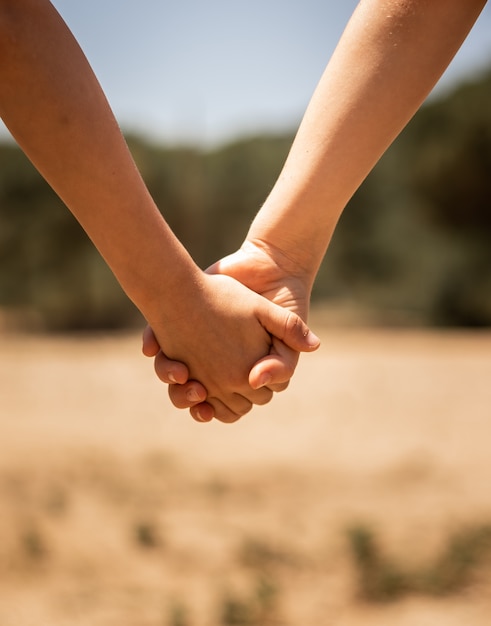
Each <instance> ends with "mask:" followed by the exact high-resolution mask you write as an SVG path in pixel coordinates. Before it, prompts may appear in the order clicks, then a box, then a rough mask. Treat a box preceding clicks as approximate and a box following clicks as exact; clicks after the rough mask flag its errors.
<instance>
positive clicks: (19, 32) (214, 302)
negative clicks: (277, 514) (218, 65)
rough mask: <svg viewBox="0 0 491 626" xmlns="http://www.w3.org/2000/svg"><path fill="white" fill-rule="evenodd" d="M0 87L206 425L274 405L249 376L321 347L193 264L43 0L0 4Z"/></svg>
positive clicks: (276, 310) (283, 317) (15, 121)
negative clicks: (201, 402) (202, 403)
mask: <svg viewBox="0 0 491 626" xmlns="http://www.w3.org/2000/svg"><path fill="white" fill-rule="evenodd" d="M0 85H1V91H0V115H1V116H2V119H3V120H4V122H5V124H6V126H7V127H8V128H9V130H10V132H11V133H12V135H13V137H14V138H15V139H16V140H17V142H18V143H19V145H20V147H21V148H22V149H23V150H24V152H25V153H26V155H27V156H28V157H29V158H30V160H31V161H32V163H33V164H34V165H35V167H36V168H37V169H38V170H39V172H40V173H41V174H42V175H43V176H44V178H45V179H46V180H47V181H48V182H49V184H50V185H51V186H52V187H53V189H54V190H55V191H56V192H57V193H58V195H59V196H60V197H61V198H62V200H63V201H64V202H65V204H66V205H67V207H68V208H69V209H70V210H71V211H72V213H73V214H74V216H75V217H76V218H77V220H78V221H79V222H80V224H81V225H82V227H83V228H84V229H85V231H86V232H87V234H88V235H89V237H90V238H91V239H92V241H93V242H94V244H95V245H96V247H97V248H98V250H99V251H100V253H101V254H102V256H103V257H104V258H105V260H106V262H107V263H108V265H109V266H110V267H111V269H112V271H113V272H114V274H115V276H116V277H117V279H118V281H119V282H120V284H121V286H122V287H123V289H124V290H125V292H126V293H127V295H128V296H129V297H130V299H131V300H132V301H133V302H134V303H135V305H136V306H137V307H138V308H139V309H140V311H141V312H142V313H143V315H144V316H145V318H146V319H147V320H148V322H149V323H150V324H151V326H152V328H153V330H154V333H155V338H156V341H158V343H159V345H162V346H164V347H165V351H166V354H167V355H168V356H169V357H170V358H171V359H175V360H177V361H180V362H183V363H186V366H187V367H186V369H185V372H186V376H188V375H190V376H192V377H193V378H196V379H198V380H200V381H201V382H202V383H203V385H205V386H206V389H207V392H208V403H207V407H206V408H207V410H208V413H207V415H206V416H205V417H206V418H208V417H209V415H210V411H211V412H212V413H213V415H214V416H215V417H217V418H218V419H220V420H222V421H224V422H230V421H235V420H236V419H238V418H239V417H240V416H242V415H244V414H245V413H246V412H247V411H249V410H250V409H251V408H252V406H253V404H264V403H266V402H269V400H270V399H271V397H272V390H271V389H269V388H267V387H264V386H263V387H261V388H258V389H253V388H252V387H251V386H250V385H249V382H248V375H249V371H250V370H251V368H252V366H253V365H254V364H255V363H256V362H257V361H259V360H264V359H266V362H268V361H270V362H271V363H272V364H273V365H274V368H275V371H276V372H278V371H280V372H282V375H281V376H280V380H277V381H274V382H280V383H284V382H286V380H287V377H286V375H287V374H291V372H292V371H293V369H294V366H295V360H294V359H293V360H292V359H291V355H292V354H293V355H296V352H297V351H302V350H305V351H311V350H314V349H316V348H317V347H318V345H319V341H318V339H317V338H316V337H315V336H314V335H313V334H311V333H309V330H308V328H307V326H306V325H305V323H304V322H303V321H302V320H301V319H300V317H298V316H297V315H296V314H295V313H294V312H292V311H289V310H287V309H284V308H282V307H279V306H274V305H273V304H272V303H271V302H269V301H268V300H267V299H265V298H262V297H261V296H260V295H258V294H257V293H255V292H254V291H252V290H250V289H248V288H246V287H245V286H244V285H243V284H241V283H239V282H238V281H236V280H234V279H233V278H231V277H229V276H225V275H211V274H206V273H204V272H202V271H201V270H200V269H199V268H198V267H197V266H196V264H195V263H194V262H193V260H192V259H191V257H190V256H189V254H188V253H187V251H186V250H185V249H184V247H183V246H182V245H181V243H180V242H179V241H178V240H177V238H176V237H175V236H174V234H173V233H172V231H171V230H170V228H169V226H168V225H167V223H166V222H165V220H164V219H163V217H162V215H161V214H160V212H159V210H158V209H157V207H156V206H155V203H154V202H153V200H152V198H151V197H150V194H149V193H148V191H147V189H146V187H145V185H144V183H143V181H142V179H141V176H140V174H139V172H138V170H137V168H136V166H135V164H134V162H133V159H132V157H131V155H130V153H129V151H128V148H127V146H126V143H125V141H124V139H123V136H122V134H121V132H120V129H119V127H118V125H117V122H116V120H115V118H114V115H113V114H112V111H111V109H110V107H109V105H108V103H107V101H106V98H105V96H104V93H103V91H102V89H101V87H100V85H99V83H98V81H97V79H96V77H95V76H94V73H93V72H92V70H91V68H90V66H89V64H88V62H87V60H86V58H85V56H84V54H83V53H82V51H81V49H80V47H79V46H78V44H77V42H76V41H75V39H74V37H73V35H72V34H71V33H70V31H69V29H68V28H67V26H66V25H65V23H64V22H63V20H62V19H61V17H60V16H59V14H58V13H57V12H56V10H55V9H54V7H53V6H52V5H51V3H50V2H48V0H0ZM272 337H275V339H274V340H273V339H272ZM286 345H289V346H290V349H289V350H286V348H285V346H286ZM285 359H286V360H285ZM288 359H289V360H288ZM174 368H176V374H175V376H174V377H175V379H176V380H179V377H180V376H181V375H182V371H183V370H182V366H181V365H179V363H177V364H175V365H174V364H173V362H170V363H169V364H168V371H169V372H170V374H171V375H172V372H173V371H174ZM210 407H211V408H210ZM199 411H200V410H199V407H197V408H195V409H194V412H193V413H194V415H195V417H196V418H197V419H200V414H199Z"/></svg>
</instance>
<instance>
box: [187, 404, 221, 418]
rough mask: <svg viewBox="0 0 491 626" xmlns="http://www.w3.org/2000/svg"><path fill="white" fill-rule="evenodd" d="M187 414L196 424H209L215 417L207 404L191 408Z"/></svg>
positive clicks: (213, 411) (211, 408)
mask: <svg viewBox="0 0 491 626" xmlns="http://www.w3.org/2000/svg"><path fill="white" fill-rule="evenodd" d="M189 412H190V413H191V417H192V418H193V419H194V420H195V421H196V422H201V423H204V422H211V420H212V419H213V418H214V417H215V409H214V408H213V407H212V406H211V404H208V402H201V403H200V404H196V405H195V406H193V407H191V408H190V410H189Z"/></svg>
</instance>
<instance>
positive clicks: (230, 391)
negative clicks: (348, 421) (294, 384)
mask: <svg viewBox="0 0 491 626" xmlns="http://www.w3.org/2000/svg"><path fill="white" fill-rule="evenodd" d="M205 276H206V280H204V282H203V284H202V285H200V286H199V289H198V290H197V291H198V294H197V296H196V298H197V301H196V302H195V303H193V308H192V309H190V310H189V312H188V313H186V319H185V320H183V319H182V318H179V319H178V320H176V322H177V331H176V327H175V326H174V327H173V328H172V329H170V328H169V325H162V328H160V329H158V327H157V326H158V325H157V326H156V325H155V323H154V324H153V329H154V332H155V334H153V333H152V332H151V331H150V329H148V328H147V330H146V331H145V333H144V353H145V354H146V355H148V356H155V355H156V359H155V369H156V371H157V374H158V376H159V378H161V379H162V380H164V381H165V382H170V383H172V382H175V381H177V382H183V381H184V380H186V376H187V373H188V369H187V368H186V367H185V366H184V365H183V364H182V363H178V362H175V361H169V359H168V358H167V357H166V356H164V354H163V353H162V352H161V351H159V350H160V348H159V346H160V345H163V346H165V351H166V354H167V355H172V356H174V355H176V357H177V358H179V359H180V360H181V361H182V360H185V361H186V363H187V365H188V366H189V375H190V376H191V377H193V378H196V379H197V380H200V382H201V383H202V384H203V385H204V387H205V389H206V391H207V396H206V391H205V389H203V387H199V386H198V385H197V383H188V384H187V385H184V386H183V387H182V388H180V390H179V392H178V393H176V398H174V397H173V395H172V394H171V399H172V401H173V402H174V404H175V405H176V406H178V407H180V408H187V407H191V414H192V415H193V417H194V418H195V419H197V420H199V421H209V420H210V419H211V417H213V416H215V417H216V418H217V419H219V420H221V421H225V422H232V421H235V420H236V419H238V418H239V417H241V416H242V415H244V414H245V413H247V412H248V411H249V410H250V409H251V408H252V405H253V404H265V403H266V402H269V401H270V399H271V397H272V389H270V388H269V387H268V386H267V383H268V382H269V381H270V376H269V374H268V372H267V370H268V367H269V368H271V369H272V370H273V371H283V372H284V371H285V363H284V361H285V357H284V354H286V352H285V351H286V350H290V351H291V352H292V354H296V355H297V356H296V358H293V359H292V364H291V365H290V367H291V368H292V369H291V370H289V371H288V372H287V373H286V374H285V373H284V374H283V376H284V377H286V380H288V379H289V378H290V377H291V375H292V373H293V369H294V366H295V364H296V360H297V359H298V351H299V350H303V351H312V350H315V349H316V348H317V347H318V345H319V340H318V339H317V338H316V337H315V335H313V334H312V333H310V332H309V330H308V328H307V326H306V325H305V324H304V323H303V322H302V320H301V319H300V317H299V316H298V315H296V314H295V313H294V312H291V311H289V310H288V309H284V308H282V307H279V306H276V305H274V304H272V303H270V302H268V300H267V299H265V298H263V297H261V296H260V295H258V294H256V293H254V292H253V291H251V290H249V289H247V288H246V287H244V286H243V285H241V284H240V283H239V282H238V281H236V280H233V279H232V278H231V277H228V276H224V275H218V274H215V275H212V274H209V275H204V277H205ZM203 296H204V297H203ZM199 300H201V301H202V304H201V306H200V304H199ZM203 304H204V306H203ZM270 333H271V334H272V335H273V336H274V338H273V339H272V338H271V336H270ZM283 341H284V342H285V343H286V344H288V345H289V346H290V348H286V345H284V344H283ZM181 355H182V356H181ZM293 361H294V362H293ZM262 363H264V364H266V368H265V371H263V370H262V369H261V364H262ZM254 364H256V365H255V366H254V368H258V372H259V373H258V377H257V380H256V384H255V385H254V387H252V386H251V385H250V384H249V380H250V376H249V372H250V370H251V368H252V366H253V365H254ZM193 386H194V390H196V388H197V389H198V392H197V394H198V395H195V396H192V395H191V396H190V395H189V394H192V393H193ZM285 386H286V383H284V384H279V385H278V388H279V387H282V388H284V387H285ZM174 387H176V388H177V387H178V386H177V385H173V388H174ZM205 397H206V399H207V402H206V403H202V402H200V401H201V400H204V399H205ZM193 405H194V406H193Z"/></svg>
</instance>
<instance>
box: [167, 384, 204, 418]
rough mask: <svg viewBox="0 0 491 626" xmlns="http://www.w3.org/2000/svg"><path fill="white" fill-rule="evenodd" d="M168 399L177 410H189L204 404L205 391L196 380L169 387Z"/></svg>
mask: <svg viewBox="0 0 491 626" xmlns="http://www.w3.org/2000/svg"><path fill="white" fill-rule="evenodd" d="M169 398H170V401H171V402H172V404H173V405H174V406H175V407H176V408H177V409H189V408H191V407H192V406H195V405H198V404H200V403H202V402H205V400H206V389H205V388H204V387H203V385H202V384H201V383H199V382H198V381H197V380H190V381H188V382H187V383H185V384H183V385H169ZM212 417H213V416H212Z"/></svg>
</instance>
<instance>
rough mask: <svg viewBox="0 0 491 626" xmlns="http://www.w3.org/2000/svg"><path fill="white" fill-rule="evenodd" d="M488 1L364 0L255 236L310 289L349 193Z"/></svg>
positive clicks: (328, 70) (255, 228)
mask: <svg viewBox="0 0 491 626" xmlns="http://www.w3.org/2000/svg"><path fill="white" fill-rule="evenodd" d="M484 5H485V1H484V0H431V1H428V0H362V1H361V2H360V3H359V5H358V7H357V9H356V11H355V12H354V14H353V16H352V18H351V20H350V22H349V23H348V25H347V27H346V29H345V32H344V33H343V35H342V37H341V40H340V42H339V44H338V46H337V48H336V50H335V52H334V54H333V56H332V58H331V60H330V62H329V64H328V66H327V68H326V70H325V72H324V75H323V76H322V78H321V80H320V83H319V85H318V86H317V89H316V91H315V93H314V95H313V97H312V100H311V102H310V104H309V106H308V108H307V111H306V113H305V116H304V118H303V120H302V123H301V125H300V128H299V130H298V133H297V136H296V138H295V141H294V143H293V146H292V148H291V151H290V154H289V156H288V159H287V161H286V163H285V166H284V168H283V171H282V173H281V175H280V177H279V179H278V181H277V183H276V185H275V186H274V189H273V190H272V192H271V194H270V196H269V198H268V199H267V201H266V203H265V205H264V206H263V208H262V209H261V210H260V211H259V213H258V215H257V217H256V218H255V220H254V222H253V224H252V227H251V229H250V231H249V233H248V236H247V241H248V242H250V243H252V244H254V245H255V246H257V247H259V248H260V249H263V250H265V251H266V252H267V253H268V254H270V255H271V256H272V257H273V258H277V259H278V262H279V263H282V257H285V258H286V259H287V262H288V263H293V264H294V266H295V267H296V268H297V272H299V273H300V274H301V275H303V280H304V283H305V288H306V289H307V293H310V290H311V286H312V283H313V281H314V278H315V275H316V273H317V270H318V268H319V265H320V263H321V261H322V258H323V257H324V254H325V252H326V249H327V246H328V244H329V241H330V239H331V236H332V234H333V231H334V229H335V226H336V224H337V221H338V219H339V217H340V215H341V213H342V211H343V209H344V207H345V206H346V204H347V202H348V200H349V199H350V198H351V196H352V195H353V194H354V192H355V191H356V190H357V188H358V187H359V186H360V184H361V183H362V181H363V180H364V179H365V177H366V176H367V175H368V173H369V172H370V170H371V169H372V168H373V166H374V165H375V164H376V162H377V161H378V159H379V158H380V157H381V155H382V154H383V153H384V151H385V150H386V149H387V148H388V146H389V145H390V144H391V143H392V141H393V140H394V139H395V137H396V136H397V135H398V134H399V132H400V131H401V130H402V129H403V127H404V126H405V125H406V123H407V122H408V121H409V120H410V118H411V117H412V116H413V115H414V113H415V112H416V111H417V109H418V108H419V107H420V105H421V104H422V102H423V101H424V99H425V98H426V96H427V95H428V93H429V92H430V91H431V89H432V88H433V87H434V85H435V83H436V82H437V81H438V79H439V77H440V76H441V74H442V73H443V71H444V70H445V69H446V67H447V66H448V64H449V63H450V61H451V60H452V58H453V56H454V55H455V53H456V52H457V50H458V49H459V47H460V45H461V44H462V42H463V41H464V39H465V38H466V36H467V34H468V32H469V31H470V29H471V27H472V25H473V24H474V22H475V21H476V19H477V17H478V16H479V13H480V11H481V10H482V8H483V6H484Z"/></svg>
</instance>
